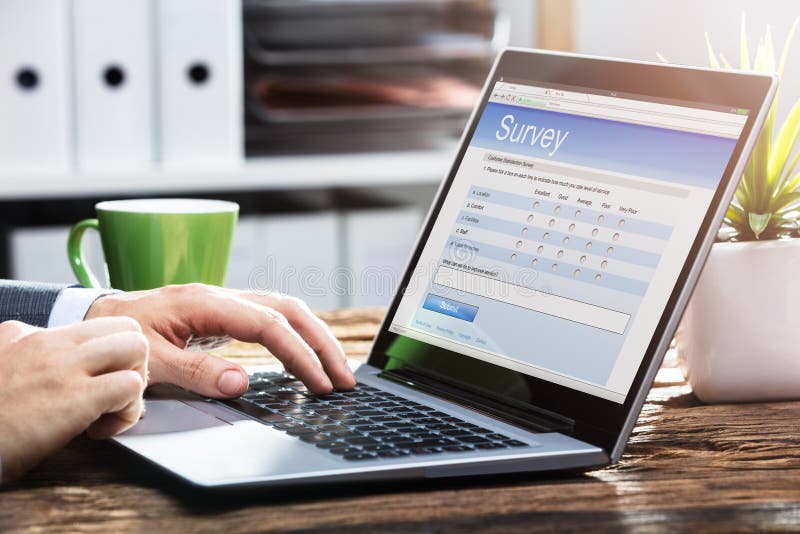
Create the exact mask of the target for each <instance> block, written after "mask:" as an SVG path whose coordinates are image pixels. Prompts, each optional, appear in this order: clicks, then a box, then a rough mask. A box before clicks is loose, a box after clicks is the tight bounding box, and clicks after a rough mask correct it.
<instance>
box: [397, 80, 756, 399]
mask: <svg viewBox="0 0 800 534" xmlns="http://www.w3.org/2000/svg"><path fill="white" fill-rule="evenodd" d="M747 116H748V110H746V109H738V108H729V107H727V108H726V107H722V106H714V105H708V104H698V103H692V102H683V101H675V100H667V99H659V98H653V97H647V96H644V95H635V94H623V93H616V92H609V91H601V90H597V91H593V90H590V89H586V88H578V87H569V86H557V85H548V86H543V85H542V84H541V83H539V84H537V83H535V82H526V81H525V80H517V79H504V78H500V81H497V82H496V83H495V85H494V87H492V88H491V89H490V93H489V99H488V102H487V103H486V105H485V107H484V109H483V112H482V115H481V116H480V117H479V118H478V119H477V120H478V123H477V127H476V128H475V129H474V131H473V134H472V138H471V139H470V140H469V143H468V147H467V149H466V152H465V154H464V157H463V159H462V161H461V164H460V167H459V168H458V169H457V171H456V173H455V176H454V179H453V181H452V184H451V186H450V189H449V192H448V194H447V197H446V199H445V200H444V202H443V204H442V206H441V210H440V212H439V213H438V217H437V219H436V221H435V222H434V223H433V225H432V227H431V231H430V235H429V237H428V239H427V241H426V242H425V244H424V247H423V248H422V251H421V254H420V256H419V259H418V261H417V263H416V265H412V269H413V270H412V274H411V278H410V280H409V282H408V284H407V286H406V288H405V292H404V294H403V296H402V298H401V299H400V301H399V304H398V306H397V309H396V312H395V314H394V316H393V317H391V319H390V323H389V330H390V331H391V332H393V333H395V334H398V335H399V337H398V338H397V339H398V340H402V339H406V340H415V341H418V342H422V343H423V344H426V345H432V346H435V347H440V348H442V349H446V350H447V351H449V352H448V354H454V353H457V355H455V356H451V357H458V358H466V359H469V358H474V359H477V360H481V361H484V362H487V363H490V364H493V365H496V366H500V367H503V368H506V369H509V370H513V371H516V372H519V373H523V374H525V375H529V376H532V377H536V378H539V379H543V380H546V381H549V382H553V383H555V384H559V385H562V386H566V387H569V388H572V389H575V390H578V391H581V392H584V393H588V394H590V395H594V396H597V397H600V398H603V399H606V400H609V401H612V402H616V403H623V402H624V401H625V398H626V395H627V393H628V391H629V389H630V387H631V385H632V383H633V381H634V378H635V375H636V372H637V370H638V368H639V366H640V363H641V361H642V358H643V357H644V355H645V352H646V349H647V347H648V345H649V343H650V341H651V339H652V337H653V334H654V331H655V329H656V327H657V325H658V322H659V319H660V318H661V315H662V313H663V311H664V307H665V306H666V304H667V301H668V299H669V297H670V295H671V293H672V291H673V289H674V287H675V284H676V281H677V279H678V276H679V274H680V272H681V268H682V267H683V265H684V263H685V261H686V259H687V256H688V254H689V253H690V249H691V246H692V244H693V242H694V241H695V239H696V237H697V234H698V231H699V229H700V226H701V224H702V222H703V219H704V217H705V216H706V213H707V210H708V208H709V205H710V203H711V201H712V198H713V197H714V194H715V191H716V188H717V186H718V185H719V182H720V180H721V179H722V178H723V174H724V171H725V169H726V166H727V165H728V162H729V160H730V158H731V155H732V153H733V150H734V148H735V146H736V144H737V141H738V138H739V135H740V134H741V132H742V130H743V128H744V126H745V123H746V121H747ZM386 353H387V355H388V356H389V357H392V347H389V348H388V349H387V350H386ZM449 365H451V366H454V367H457V366H458V365H459V363H458V362H449Z"/></svg>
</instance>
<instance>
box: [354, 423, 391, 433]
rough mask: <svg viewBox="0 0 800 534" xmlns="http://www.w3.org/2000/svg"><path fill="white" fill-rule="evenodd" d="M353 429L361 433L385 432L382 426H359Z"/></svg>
mask: <svg viewBox="0 0 800 534" xmlns="http://www.w3.org/2000/svg"><path fill="white" fill-rule="evenodd" d="M353 428H354V429H355V430H358V431H359V432H380V431H382V430H385V428H384V427H382V426H381V425H359V426H356V427H353Z"/></svg>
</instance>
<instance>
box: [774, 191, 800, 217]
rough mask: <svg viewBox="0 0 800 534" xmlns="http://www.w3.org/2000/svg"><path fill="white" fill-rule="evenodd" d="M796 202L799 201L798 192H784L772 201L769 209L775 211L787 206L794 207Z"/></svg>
mask: <svg viewBox="0 0 800 534" xmlns="http://www.w3.org/2000/svg"><path fill="white" fill-rule="evenodd" d="M798 202H800V192H797V191H794V192H785V193H783V194H781V195H778V196H777V197H776V198H775V199H774V200H773V201H772V203H771V206H770V211H772V212H773V213H777V212H780V211H783V210H785V209H787V208H796V207H797V206H796V205H795V204H797V203H798Z"/></svg>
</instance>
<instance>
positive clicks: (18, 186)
mask: <svg viewBox="0 0 800 534" xmlns="http://www.w3.org/2000/svg"><path fill="white" fill-rule="evenodd" d="M455 149H456V146H455V145H454V144H447V145H445V146H443V147H440V148H436V149H430V150H414V151H398V152H372V153H350V154H330V155H327V154H326V155H297V156H275V157H265V158H257V159H250V160H248V161H247V162H246V163H244V164H242V166H240V167H238V168H235V169H229V168H228V169H211V168H198V169H174V170H173V169H150V170H142V171H122V172H120V171H103V172H76V173H73V174H56V173H51V174H47V173H26V172H19V173H10V172H8V171H5V170H3V171H0V200H17V199H44V198H65V197H95V196H101V197H107V196H121V195H160V194H170V195H174V194H191V193H217V192H224V191H268V190H291V189H306V188H326V187H380V186H385V185H399V184H436V183H438V182H439V181H440V180H441V179H442V178H443V177H444V176H445V174H446V173H447V171H448V170H449V166H450V164H451V162H452V158H453V156H454V155H455Z"/></svg>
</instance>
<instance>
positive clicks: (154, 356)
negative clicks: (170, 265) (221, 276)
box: [86, 284, 355, 397]
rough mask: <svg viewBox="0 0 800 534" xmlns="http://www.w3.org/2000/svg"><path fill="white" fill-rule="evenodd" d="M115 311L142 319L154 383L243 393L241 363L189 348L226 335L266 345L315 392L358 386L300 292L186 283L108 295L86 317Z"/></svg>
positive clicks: (225, 394)
mask: <svg viewBox="0 0 800 534" xmlns="http://www.w3.org/2000/svg"><path fill="white" fill-rule="evenodd" d="M116 315H123V316H128V317H132V318H134V319H136V320H137V321H138V322H139V323H140V324H141V325H142V331H143V332H144V334H145V335H146V336H147V338H148V340H149V341H150V383H151V384H155V383H159V382H170V383H173V384H176V385H178V386H181V387H184V388H186V389H189V390H191V391H194V392H196V393H199V394H201V395H206V396H209V397H238V396H239V395H241V394H242V393H244V392H245V391H246V390H247V374H246V373H245V372H244V370H243V369H242V368H241V367H239V366H238V365H235V364H233V363H231V362H228V361H226V360H223V359H222V358H217V357H215V356H212V355H209V354H204V353H199V352H189V351H186V350H185V347H186V343H187V341H188V340H189V339H190V338H191V337H192V336H201V337H206V336H226V335H227V336H231V337H233V338H235V339H238V340H240V341H247V342H255V343H261V344H262V345H263V346H265V347H266V348H267V349H269V350H270V352H272V354H274V355H275V356H276V357H277V358H278V359H279V360H280V361H281V362H282V363H283V365H284V367H285V368H286V370H287V371H288V372H290V373H291V374H293V375H295V376H296V377H297V378H299V379H300V380H302V381H303V382H304V383H305V384H306V385H307V386H308V388H309V389H311V390H312V391H313V392H315V393H329V392H330V391H331V390H332V389H333V387H336V388H337V389H351V388H353V387H354V386H355V378H354V377H353V374H352V373H351V372H350V369H349V368H348V367H347V360H346V359H345V355H344V352H343V351H342V347H341V345H340V344H339V342H338V341H337V340H336V338H335V337H334V336H333V334H331V331H330V330H329V329H328V327H327V326H326V325H325V323H323V322H322V321H321V320H320V319H319V318H317V316H315V315H314V314H313V313H312V312H311V310H309V308H308V306H306V305H305V303H303V302H302V301H301V300H299V299H296V298H292V297H287V296H285V295H278V294H268V295H257V294H254V293H249V292H244V291H235V290H231V289H223V288H219V287H213V286H206V285H202V284H188V285H178V286H167V287H163V288H160V289H152V290H147V291H133V292H129V293H112V294H109V295H105V296H103V297H101V298H99V299H97V300H96V301H95V303H94V304H92V306H91V308H89V311H88V313H87V314H86V318H87V319H90V318H95V317H103V316H116ZM320 364H321V365H320Z"/></svg>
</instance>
